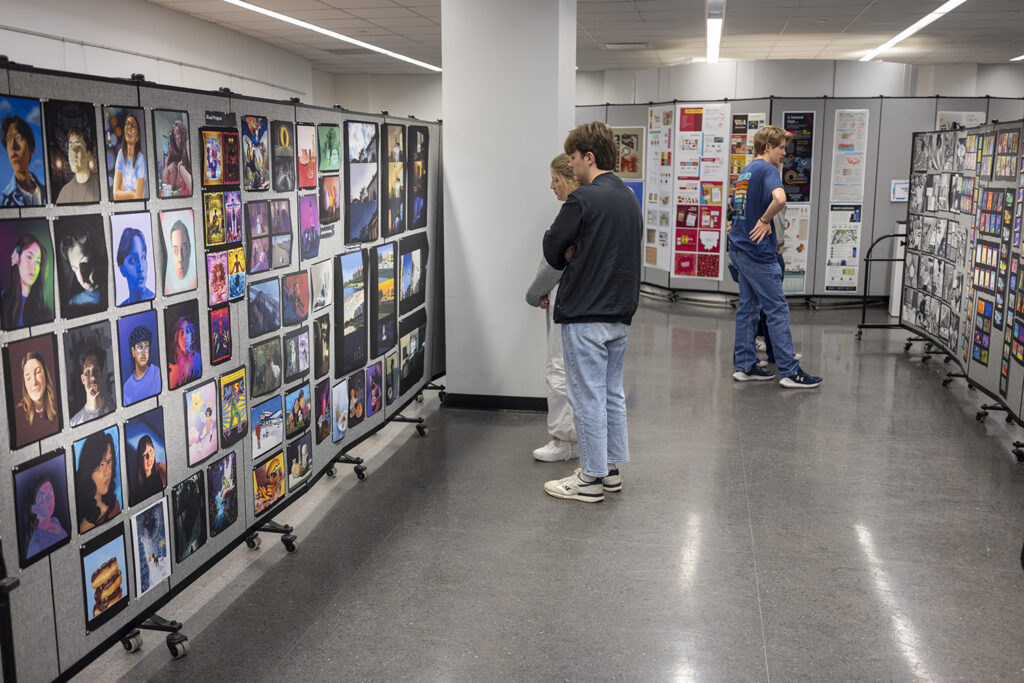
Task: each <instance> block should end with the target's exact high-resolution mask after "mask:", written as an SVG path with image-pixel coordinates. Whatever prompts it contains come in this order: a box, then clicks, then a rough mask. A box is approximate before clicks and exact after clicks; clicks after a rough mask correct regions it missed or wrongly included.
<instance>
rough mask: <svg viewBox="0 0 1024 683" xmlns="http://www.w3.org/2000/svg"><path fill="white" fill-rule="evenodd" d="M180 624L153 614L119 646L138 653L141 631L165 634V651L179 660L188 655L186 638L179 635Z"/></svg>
mask: <svg viewBox="0 0 1024 683" xmlns="http://www.w3.org/2000/svg"><path fill="white" fill-rule="evenodd" d="M181 629H182V623H181V622H180V621H174V620H171V619H164V618H163V617H161V616H160V615H159V614H154V615H152V616H151V617H149V618H148V619H146V620H145V621H143V622H141V623H140V624H138V625H137V626H136V627H135V628H134V629H132V630H131V631H130V632H128V634H127V635H125V637H124V638H122V639H121V645H122V647H124V649H125V651H127V652H138V651H139V650H141V649H142V632H143V631H160V632H162V633H166V634H167V649H168V650H170V652H171V656H172V657H174V658H175V659H181V658H182V657H185V656H187V655H188V651H189V645H188V637H186V636H185V634H184V633H181Z"/></svg>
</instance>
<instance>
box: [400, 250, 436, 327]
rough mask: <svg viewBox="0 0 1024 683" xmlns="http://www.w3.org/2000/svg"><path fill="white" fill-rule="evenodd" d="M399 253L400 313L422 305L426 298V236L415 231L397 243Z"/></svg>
mask: <svg viewBox="0 0 1024 683" xmlns="http://www.w3.org/2000/svg"><path fill="white" fill-rule="evenodd" d="M399 252H400V253H401V261H402V263H401V269H400V270H401V276H400V282H399V292H400V294H399V297H400V299H399V301H400V304H401V308H402V314H403V315H404V314H405V313H406V312H408V311H411V310H412V309H414V308H416V307H417V306H422V305H423V302H424V301H425V300H426V284H427V254H428V253H429V252H428V244H427V236H426V235H424V234H423V233H417V234H415V235H410V236H409V237H406V238H405V239H403V240H402V241H401V242H400V243H399Z"/></svg>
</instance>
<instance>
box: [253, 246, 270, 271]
mask: <svg viewBox="0 0 1024 683" xmlns="http://www.w3.org/2000/svg"><path fill="white" fill-rule="evenodd" d="M268 270H270V238H269V237H257V238H254V239H251V240H249V273H251V274H253V275H255V274H256V273H262V272H265V271H268Z"/></svg>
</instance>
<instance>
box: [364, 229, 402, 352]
mask: <svg viewBox="0 0 1024 683" xmlns="http://www.w3.org/2000/svg"><path fill="white" fill-rule="evenodd" d="M374 252H375V257H374V258H373V259H372V261H371V265H372V266H373V275H374V278H373V279H374V282H375V284H376V287H375V290H376V291H375V293H374V296H373V299H372V302H373V321H374V327H373V336H372V338H371V342H372V343H371V350H370V355H371V356H380V355H383V354H384V353H385V352H386V351H388V350H390V349H391V348H392V347H394V345H395V343H396V342H397V341H398V334H397V327H398V323H397V307H396V306H395V243H394V242H389V243H387V244H382V245H380V246H378V247H377V248H376V249H374Z"/></svg>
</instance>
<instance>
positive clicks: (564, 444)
mask: <svg viewBox="0 0 1024 683" xmlns="http://www.w3.org/2000/svg"><path fill="white" fill-rule="evenodd" d="M576 449H577V446H576V444H575V443H573V442H572V441H562V440H561V439H557V438H552V439H551V441H548V442H547V443H546V444H544V445H543V446H541V447H540V448H538V449H537V450H535V451H534V452H533V458H534V460H540V461H541V462H562V461H563V460H572V459H573V458H578V457H580V456H579V453H578V452H577V450H576Z"/></svg>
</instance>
